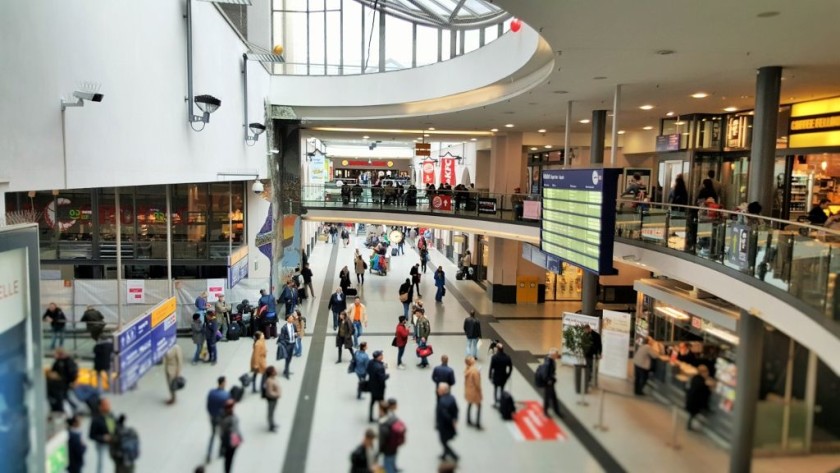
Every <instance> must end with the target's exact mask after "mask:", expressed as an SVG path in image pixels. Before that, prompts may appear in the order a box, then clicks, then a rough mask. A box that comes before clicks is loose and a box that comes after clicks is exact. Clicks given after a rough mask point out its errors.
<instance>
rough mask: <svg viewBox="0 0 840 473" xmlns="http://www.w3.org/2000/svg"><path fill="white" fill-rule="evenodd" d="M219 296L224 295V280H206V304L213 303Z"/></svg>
mask: <svg viewBox="0 0 840 473" xmlns="http://www.w3.org/2000/svg"><path fill="white" fill-rule="evenodd" d="M219 295H222V296H224V295H225V280H224V279H208V280H207V302H208V303H213V302H216V301H217V300H218V299H219V297H218V296H219Z"/></svg>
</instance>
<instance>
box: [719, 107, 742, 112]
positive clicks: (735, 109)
mask: <svg viewBox="0 0 840 473" xmlns="http://www.w3.org/2000/svg"><path fill="white" fill-rule="evenodd" d="M723 111H724V112H737V111H738V107H726V108H724V109H723Z"/></svg>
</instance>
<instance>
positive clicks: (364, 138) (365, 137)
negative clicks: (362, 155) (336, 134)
mask: <svg viewBox="0 0 840 473" xmlns="http://www.w3.org/2000/svg"><path fill="white" fill-rule="evenodd" d="M368 138H370V137H369V136H368V135H365V136H363V137H362V139H363V140H366V139H368Z"/></svg>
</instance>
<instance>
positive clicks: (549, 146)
mask: <svg viewBox="0 0 840 473" xmlns="http://www.w3.org/2000/svg"><path fill="white" fill-rule="evenodd" d="M543 148H545V149H551V145H545V146H543Z"/></svg>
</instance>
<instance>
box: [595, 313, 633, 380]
mask: <svg viewBox="0 0 840 473" xmlns="http://www.w3.org/2000/svg"><path fill="white" fill-rule="evenodd" d="M631 320H632V317H631V316H630V314H627V313H625V312H616V311H612V310H605V311H604V321H603V327H602V328H601V345H602V346H603V351H602V353H601V363H600V364H599V372H600V373H601V374H605V375H607V376H612V377H614V378H618V379H627V359H628V356H629V355H628V352H629V347H630V324H631Z"/></svg>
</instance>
